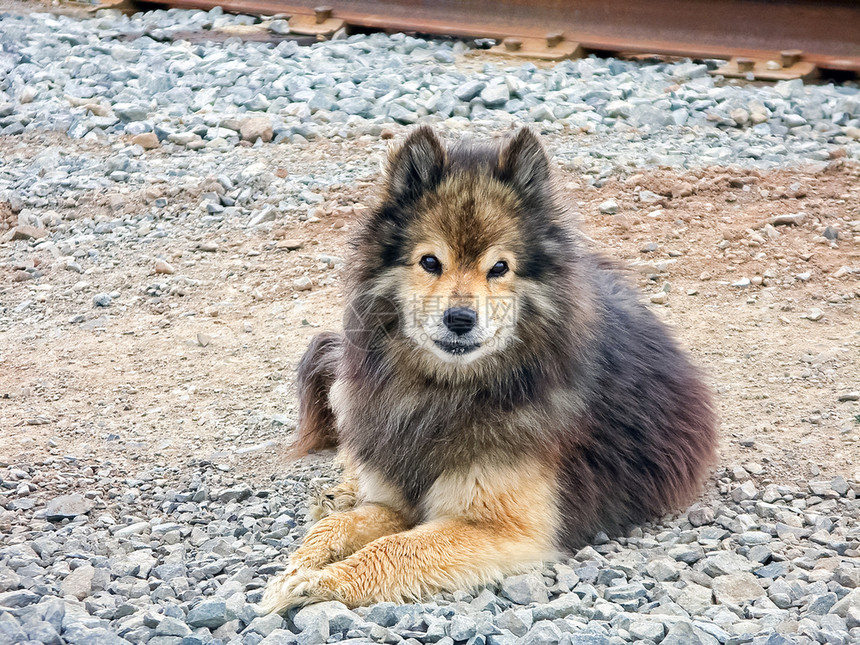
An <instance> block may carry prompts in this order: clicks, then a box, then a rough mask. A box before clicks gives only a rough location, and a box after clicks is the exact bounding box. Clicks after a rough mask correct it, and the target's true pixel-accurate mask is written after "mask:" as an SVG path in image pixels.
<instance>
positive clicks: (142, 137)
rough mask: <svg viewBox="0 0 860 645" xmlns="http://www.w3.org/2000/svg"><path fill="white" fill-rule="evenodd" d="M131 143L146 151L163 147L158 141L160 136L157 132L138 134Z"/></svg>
mask: <svg viewBox="0 0 860 645" xmlns="http://www.w3.org/2000/svg"><path fill="white" fill-rule="evenodd" d="M131 142H132V143H133V144H134V145H138V146H140V147H141V148H143V149H144V150H153V149H155V148H158V147H160V146H161V142H160V141H159V140H158V135H156V134H155V132H143V133H141V134H137V135H135V136H133V137H132V138H131Z"/></svg>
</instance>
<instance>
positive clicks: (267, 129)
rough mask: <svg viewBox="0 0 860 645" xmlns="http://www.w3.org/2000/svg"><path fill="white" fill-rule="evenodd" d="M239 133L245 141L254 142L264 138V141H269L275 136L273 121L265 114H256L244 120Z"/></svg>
mask: <svg viewBox="0 0 860 645" xmlns="http://www.w3.org/2000/svg"><path fill="white" fill-rule="evenodd" d="M239 134H240V135H242V139H243V140H245V141H251V142H254V141H256V140H257V139H262V141H263V143H269V142H270V141H271V140H272V137H273V136H274V132H273V130H272V121H271V119H269V118H268V117H265V116H254V117H251V118H248V119H245V120H244V121H242V125H241V126H239Z"/></svg>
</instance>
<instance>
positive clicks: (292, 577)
mask: <svg viewBox="0 0 860 645" xmlns="http://www.w3.org/2000/svg"><path fill="white" fill-rule="evenodd" d="M332 577H333V576H332V575H331V574H330V573H329V572H326V571H325V570H324V569H323V570H319V569H305V568H295V567H292V568H288V569H287V570H286V571H284V572H283V573H281V574H279V575H278V576H277V577H275V578H273V579H272V580H271V581H269V584H268V585H267V586H266V591H265V592H264V593H263V600H262V602H261V603H260V604H261V606H262V608H263V610H264V611H266V612H267V613H270V612H273V611H276V612H281V611H283V610H285V609H289V608H290V607H298V606H303V605H310V604H312V603H315V602H322V601H324V600H338V597H337V593H336V592H335V588H336V583H335V581H334V580H332Z"/></svg>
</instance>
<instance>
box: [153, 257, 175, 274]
mask: <svg viewBox="0 0 860 645" xmlns="http://www.w3.org/2000/svg"><path fill="white" fill-rule="evenodd" d="M155 272H156V273H165V274H167V275H173V274H174V273H176V270H175V269H174V268H173V267H172V266H170V264H168V263H167V262H165V261H164V260H156V261H155Z"/></svg>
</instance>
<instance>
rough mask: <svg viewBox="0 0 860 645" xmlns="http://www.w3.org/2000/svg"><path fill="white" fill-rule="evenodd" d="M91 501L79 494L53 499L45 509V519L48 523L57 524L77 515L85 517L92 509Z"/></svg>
mask: <svg viewBox="0 0 860 645" xmlns="http://www.w3.org/2000/svg"><path fill="white" fill-rule="evenodd" d="M93 506H94V503H93V501H92V500H90V499H87V498H85V497H84V496H83V495H81V494H79V493H73V494H71V495H61V496H59V497H55V498H54V499H52V500H51V501H50V502H48V505H47V506H46V507H45V519H47V520H48V521H49V522H59V521H61V520H64V519H71V518H73V517H76V516H78V515H86V514H87V513H89V512H90V511H91V510H92V509H93Z"/></svg>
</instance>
